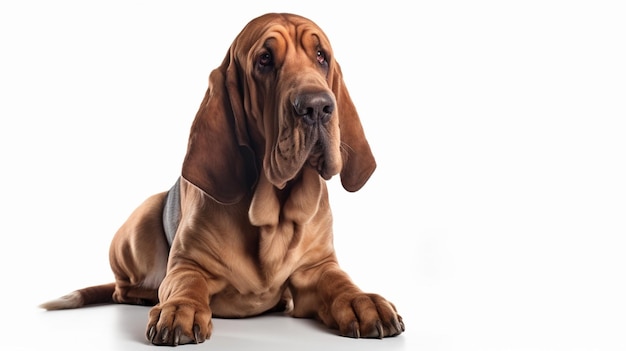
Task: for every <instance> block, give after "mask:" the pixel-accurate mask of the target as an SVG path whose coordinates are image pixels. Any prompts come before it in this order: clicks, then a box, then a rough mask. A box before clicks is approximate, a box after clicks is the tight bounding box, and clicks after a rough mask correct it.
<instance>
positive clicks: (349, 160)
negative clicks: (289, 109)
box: [330, 61, 376, 191]
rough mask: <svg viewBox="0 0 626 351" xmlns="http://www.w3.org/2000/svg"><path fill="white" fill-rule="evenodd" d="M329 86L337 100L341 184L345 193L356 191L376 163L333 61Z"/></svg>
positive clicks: (338, 69)
mask: <svg viewBox="0 0 626 351" xmlns="http://www.w3.org/2000/svg"><path fill="white" fill-rule="evenodd" d="M330 85H331V87H332V90H333V93H334V94H335V99H336V100H337V112H338V114H339V129H340V132H341V157H342V159H343V167H342V168H341V173H340V175H341V184H342V185H343V187H344V188H345V189H346V190H348V191H357V190H359V189H361V187H363V185H365V183H366V182H367V180H368V179H369V178H370V176H371V175H372V173H373V172H374V170H375V169H376V160H375V159H374V155H372V150H371V149H370V145H369V143H368V142H367V139H366V138H365V133H364V132H363V126H362V125H361V120H360V119H359V115H358V113H357V111H356V107H355V106H354V104H353V103H352V99H351V98H350V94H349V93H348V89H347V88H346V85H345V83H344V81H343V75H342V73H341V67H339V64H338V63H337V62H336V61H335V62H334V65H333V68H332V72H331V76H330Z"/></svg>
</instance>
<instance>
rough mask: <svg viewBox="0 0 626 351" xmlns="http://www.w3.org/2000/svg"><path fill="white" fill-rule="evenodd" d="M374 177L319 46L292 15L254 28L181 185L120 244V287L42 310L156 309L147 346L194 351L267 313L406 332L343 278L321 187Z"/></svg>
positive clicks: (160, 197)
mask: <svg viewBox="0 0 626 351" xmlns="http://www.w3.org/2000/svg"><path fill="white" fill-rule="evenodd" d="M375 168H376V163H375V161H374V157H373V155H372V153H371V150H370V146H369V144H368V142H367V140H366V138H365V135H364V133H363V128H362V125H361V122H360V120H359V117H358V115H357V111H356V109H355V107H354V105H353V103H352V100H351V98H350V96H349V94H348V90H347V89H346V86H345V84H344V81H343V78H342V74H341V69H340V67H339V64H338V63H337V61H336V60H335V58H334V56H333V51H332V49H331V46H330V42H329V41H328V38H327V37H326V35H325V34H324V32H323V31H322V30H321V29H320V28H319V27H318V26H317V25H316V24H314V23H313V22H311V21H310V20H308V19H306V18H303V17H300V16H297V15H292V14H275V13H272V14H266V15H263V16H260V17H258V18H256V19H253V20H252V21H251V22H250V23H248V24H247V25H246V27H245V28H244V29H243V30H242V31H241V33H240V34H239V35H238V36H237V37H236V39H235V40H234V42H233V43H232V45H231V47H230V50H229V51H228V53H227V55H226V57H225V59H224V61H223V62H222V64H221V65H220V66H219V67H218V68H217V69H215V70H213V71H212V72H211V74H210V77H209V87H208V90H207V92H206V96H205V97H204V100H203V101H202V104H201V105H200V108H199V111H198V113H197V115H196V117H195V119H194V121H193V124H192V126H191V131H190V136H189V143H188V149H187V153H186V155H185V158H184V161H183V164H182V172H181V176H180V177H179V179H178V180H177V181H176V183H175V185H174V186H173V187H172V188H171V189H170V190H169V191H165V192H161V193H159V194H156V195H153V196H152V197H150V198H148V199H147V200H146V201H145V202H144V203H143V204H141V205H140V206H139V207H138V208H137V209H136V210H135V211H134V212H133V213H132V214H131V215H130V217H129V218H128V220H127V221H126V222H125V223H124V224H123V225H122V226H121V228H120V229H119V230H118V232H117V233H116V234H115V236H114V238H113V240H112V243H111V247H110V255H109V259H110V264H111V268H112V270H113V273H114V276H115V282H114V283H110V284H104V285H99V286H92V287H87V288H84V289H80V290H76V291H74V292H72V293H70V294H68V295H66V296H64V297H62V298H59V299H56V300H53V301H50V302H47V303H44V304H42V305H41V307H42V308H45V309H48V310H57V309H65V308H78V307H82V306H85V305H91V304H100V303H123V304H138V305H150V306H153V307H152V309H151V310H150V313H149V320H148V326H147V329H146V337H147V338H148V340H149V341H150V342H152V343H153V344H157V345H178V344H185V343H201V342H203V341H205V340H206V339H208V338H209V337H210V336H211V330H212V317H227V318H237V317H246V316H254V315H259V314H262V313H265V312H270V311H285V312H286V313H288V314H289V315H291V316H294V317H306V318H317V319H318V320H320V321H321V322H322V323H324V324H325V325H326V326H328V327H329V328H333V329H336V330H338V331H339V333H340V334H341V335H344V336H349V337H353V338H359V337H368V338H370V337H373V338H383V337H388V336H395V335H398V334H400V333H402V332H403V331H404V329H405V328H404V323H403V321H402V318H401V317H400V315H398V313H397V312H396V308H395V307H394V305H393V304H392V303H390V302H389V301H387V300H386V299H384V298H383V297H381V296H379V295H377V294H371V293H365V292H363V291H362V290H361V289H359V288H358V287H357V286H356V285H355V284H354V283H353V282H352V281H351V279H350V278H349V276H348V274H346V273H345V272H344V271H343V270H342V269H341V268H340V267H339V265H338V262H337V258H336V255H335V250H334V247H333V231H332V216H331V209H330V206H329V200H328V193H327V187H326V183H325V180H328V179H330V178H331V177H332V176H334V175H336V174H339V175H340V177H341V183H342V185H343V187H344V188H345V189H346V190H348V191H351V192H353V191H357V190H359V189H360V188H361V187H362V186H363V185H364V184H365V183H366V181H367V180H368V179H369V177H370V175H371V174H372V172H373V171H374V169H375Z"/></svg>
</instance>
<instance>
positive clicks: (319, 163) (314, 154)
mask: <svg viewBox="0 0 626 351" xmlns="http://www.w3.org/2000/svg"><path fill="white" fill-rule="evenodd" d="M327 154H328V150H327V145H326V143H324V142H323V141H322V140H320V139H318V140H317V141H316V142H315V144H314V145H313V148H312V150H311V153H310V155H309V158H308V159H307V162H306V164H307V165H308V166H310V167H312V168H314V169H315V170H316V171H317V173H319V175H320V176H321V177H322V178H324V180H329V179H330V178H332V177H333V176H334V175H335V174H337V173H338V171H335V170H334V169H330V168H329V167H328V165H327V162H326V159H327V158H328V155H327Z"/></svg>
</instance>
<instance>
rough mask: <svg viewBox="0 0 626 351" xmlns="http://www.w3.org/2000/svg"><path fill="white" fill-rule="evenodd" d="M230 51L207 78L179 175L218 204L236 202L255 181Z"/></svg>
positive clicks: (252, 161)
mask: <svg viewBox="0 0 626 351" xmlns="http://www.w3.org/2000/svg"><path fill="white" fill-rule="evenodd" d="M231 51H232V48H231V50H229V53H228V54H227V55H226V57H225V58H224V61H223V62H222V64H221V66H220V67H218V68H216V69H215V70H213V72H211V75H210V76H209V88H208V90H207V92H206V95H205V97H204V100H203V101H202V104H201V105H200V109H199V110H198V113H197V114H196V118H195V120H194V121H193V124H192V126H191V132H190V134H189V144H188V146H187V154H186V155H185V160H184V162H183V170H182V175H183V178H185V179H187V180H188V181H189V182H191V183H192V184H193V185H195V186H197V187H199V188H200V189H202V191H204V192H205V193H207V194H208V195H209V196H210V197H212V198H213V199H214V200H216V201H217V202H220V203H223V204H233V203H237V202H239V201H240V200H241V199H242V198H243V196H244V195H245V194H246V192H247V191H248V190H249V189H250V188H251V187H252V186H253V185H254V183H255V182H256V174H257V170H256V164H255V161H254V160H255V156H254V152H253V151H252V148H251V147H250V143H249V139H248V134H247V131H246V126H245V116H244V115H243V113H244V112H243V106H242V99H241V96H240V94H239V91H238V84H239V83H238V82H239V78H238V69H237V66H236V63H235V62H234V60H233V57H232V54H231Z"/></svg>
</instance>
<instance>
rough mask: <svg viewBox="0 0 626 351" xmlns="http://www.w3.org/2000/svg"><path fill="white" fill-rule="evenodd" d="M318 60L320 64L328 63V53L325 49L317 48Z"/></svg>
mask: <svg viewBox="0 0 626 351" xmlns="http://www.w3.org/2000/svg"><path fill="white" fill-rule="evenodd" d="M317 62H319V64H320V65H326V64H327V63H328V62H326V53H324V51H322V50H317Z"/></svg>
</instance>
